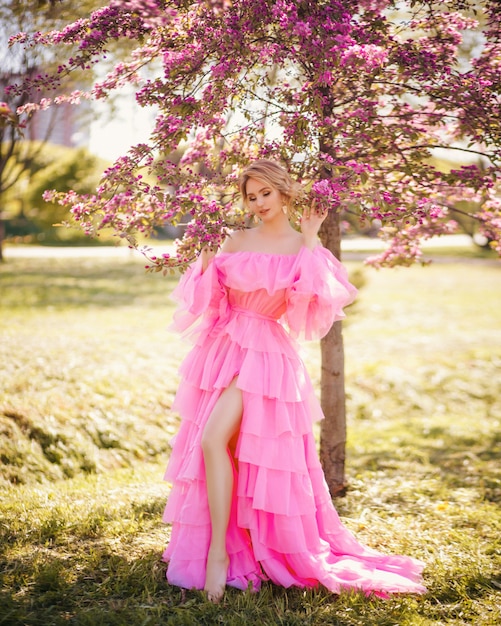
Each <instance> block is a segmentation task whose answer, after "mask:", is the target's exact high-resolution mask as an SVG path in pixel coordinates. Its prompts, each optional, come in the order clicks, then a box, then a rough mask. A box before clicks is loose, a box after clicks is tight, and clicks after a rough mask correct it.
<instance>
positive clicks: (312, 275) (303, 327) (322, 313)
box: [285, 245, 357, 340]
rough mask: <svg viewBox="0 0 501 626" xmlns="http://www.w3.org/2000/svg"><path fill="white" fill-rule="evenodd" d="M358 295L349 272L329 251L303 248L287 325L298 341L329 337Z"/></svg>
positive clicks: (289, 299) (289, 297)
mask: <svg viewBox="0 0 501 626" xmlns="http://www.w3.org/2000/svg"><path fill="white" fill-rule="evenodd" d="M356 295H357V290H356V288H355V287H354V286H353V285H352V284H351V283H350V282H349V280H348V272H347V271H346V268H345V267H344V266H343V265H342V264H341V262H340V261H339V260H338V259H336V257H335V256H334V255H333V254H332V253H331V252H330V251H329V250H327V249H326V248H324V247H323V246H321V245H318V246H317V247H316V248H314V249H313V250H310V249H309V248H306V247H304V248H302V249H301V251H300V252H299V254H298V263H297V270H296V274H295V276H294V281H293V283H292V285H291V286H290V287H289V289H288V292H287V310H286V313H285V321H286V323H287V326H288V327H289V329H290V332H291V335H292V336H293V337H295V338H304V339H307V340H311V339H317V338H319V337H323V336H324V335H326V334H327V333H328V331H329V329H330V327H331V326H332V324H333V323H334V322H335V321H337V320H340V319H342V318H343V317H345V314H344V312H343V307H345V306H347V305H348V304H351V303H352V302H353V300H354V299H355V297H356Z"/></svg>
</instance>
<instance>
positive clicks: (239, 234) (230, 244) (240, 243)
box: [221, 230, 248, 252]
mask: <svg viewBox="0 0 501 626" xmlns="http://www.w3.org/2000/svg"><path fill="white" fill-rule="evenodd" d="M247 239H248V232H247V230H233V231H231V232H230V233H228V236H227V237H226V239H225V240H224V243H223V245H222V246H221V250H222V252H240V250H242V249H244V246H245V243H246V241H247Z"/></svg>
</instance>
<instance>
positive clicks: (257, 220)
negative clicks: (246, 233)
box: [252, 213, 259, 224]
mask: <svg viewBox="0 0 501 626" xmlns="http://www.w3.org/2000/svg"><path fill="white" fill-rule="evenodd" d="M252 221H253V222H254V224H259V217H258V216H257V215H256V214H255V213H254V215H253V216H252Z"/></svg>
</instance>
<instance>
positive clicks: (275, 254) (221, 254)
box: [217, 246, 306, 259]
mask: <svg viewBox="0 0 501 626" xmlns="http://www.w3.org/2000/svg"><path fill="white" fill-rule="evenodd" d="M304 248H306V246H301V247H300V248H299V250H298V251H297V252H294V253H292V254H285V253H280V252H260V251H259V250H237V252H224V251H221V252H219V253H218V255H217V256H219V257H220V256H223V255H226V256H231V255H233V254H255V255H257V256H276V257H290V258H291V259H293V258H295V257H297V256H298V254H300V253H301V252H302V250H303V249H304Z"/></svg>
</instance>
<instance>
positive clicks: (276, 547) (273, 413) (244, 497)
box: [163, 245, 425, 596]
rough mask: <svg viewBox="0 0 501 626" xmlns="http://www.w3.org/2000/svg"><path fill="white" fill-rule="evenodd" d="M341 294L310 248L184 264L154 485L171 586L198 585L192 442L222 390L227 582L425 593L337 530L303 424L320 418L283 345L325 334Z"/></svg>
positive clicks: (337, 269)
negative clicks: (231, 395) (181, 344)
mask: <svg viewBox="0 0 501 626" xmlns="http://www.w3.org/2000/svg"><path fill="white" fill-rule="evenodd" d="M355 295H356V289H355V288H354V287H353V286H352V285H351V284H350V283H349V281H348V277H347V273H346V270H345V268H344V266H343V265H341V263H340V262H339V261H338V260H337V259H336V258H335V257H334V256H333V255H332V254H331V253H330V252H329V251H328V250H327V249H325V248H324V247H322V246H320V245H319V246H317V247H316V248H315V249H314V250H310V249H309V248H306V247H303V248H301V250H300V251H299V252H298V253H297V254H294V255H283V254H268V253H260V252H252V251H242V252H235V253H227V252H220V253H219V254H217V255H216V256H215V257H214V258H213V259H212V260H211V261H210V263H209V265H208V267H207V269H206V270H205V271H204V272H202V262H201V259H198V260H197V261H196V262H195V263H194V264H193V265H192V266H191V267H190V268H189V269H188V270H187V272H186V273H185V274H184V275H183V277H182V278H181V280H180V282H179V284H178V286H177V287H176V289H175V290H174V292H173V297H174V298H175V299H176V300H177V302H178V308H177V310H176V313H175V314H174V322H173V326H174V328H175V329H176V330H178V331H180V332H183V333H185V335H186V336H189V337H190V338H191V340H192V341H193V342H194V344H195V345H194V347H193V348H192V349H191V351H190V352H189V353H188V355H187V356H186V358H185V359H184V361H183V363H182V365H181V368H180V374H181V383H180V386H179V389H178V391H177V394H176V398H175V401H174V404H173V407H172V409H173V411H175V412H177V413H178V414H179V415H180V416H181V425H180V428H179V431H178V433H177V434H176V436H175V437H174V439H173V441H172V453H171V457H170V460H169V463H168V466H167V471H166V474H165V479H166V480H167V481H169V482H170V483H171V484H172V490H171V492H170V495H169V497H168V501H167V505H166V508H165V512H164V516H163V519H164V521H165V522H166V523H170V524H171V525H172V531H171V537H170V542H169V544H168V546H167V548H166V550H165V552H164V555H163V558H164V560H165V561H167V562H168V569H167V579H168V581H169V582H170V583H171V584H173V585H177V586H180V587H185V588H196V589H203V587H204V584H205V568H206V560H207V553H208V548H209V543H210V536H211V524H210V515H209V508H208V502H207V489H206V482H205V470H204V460H203V455H202V449H201V445H200V440H201V436H202V432H203V429H204V426H205V423H206V421H207V419H208V417H209V415H210V414H211V411H212V409H213V407H214V405H215V403H216V401H217V399H218V398H219V396H220V394H221V392H222V391H223V390H224V389H226V388H227V387H228V385H229V384H230V383H231V381H232V380H233V379H234V378H236V385H237V387H238V388H239V389H240V390H241V392H242V399H243V414H242V421H241V426H240V432H239V436H238V442H237V446H236V450H235V458H233V457H232V463H233V470H234V488H233V497H232V505H231V514H230V522H229V527H228V532H227V550H228V554H229V558H230V565H229V569H228V577H227V584H228V585H230V586H233V587H237V588H239V589H247V588H249V587H250V588H252V589H253V590H256V591H257V590H258V589H259V587H260V584H261V581H263V580H271V581H272V582H274V583H276V584H277V585H281V586H284V587H290V586H298V587H314V586H317V585H319V584H320V585H323V586H324V587H327V588H328V589H330V590H331V591H332V592H334V593H339V592H340V591H341V590H342V589H343V588H355V589H358V590H362V591H364V592H366V593H375V594H377V595H380V596H385V595H387V594H388V593H398V592H400V593H406V592H413V593H423V592H424V591H425V588H424V587H423V585H422V583H421V571H422V569H423V563H421V562H420V561H418V560H417V559H413V558H411V557H407V556H396V555H386V554H381V553H380V552H377V551H376V550H373V549H371V548H369V547H367V546H364V545H362V544H360V543H359V542H358V541H357V540H356V538H355V537H354V536H353V534H352V533H351V532H350V531H349V530H348V529H347V528H345V527H344V526H343V524H342V522H341V521H340V518H339V516H338V514H337V512H336V510H335V508H334V506H333V504H332V500H331V496H330V494H329V490H328V487H327V484H326V482H325V478H324V474H323V471H322V467H321V465H320V461H319V458H318V453H317V449H316V444H315V440H314V436H313V432H312V425H313V422H314V421H316V420H319V419H322V417H323V415H322V411H321V408H320V405H319V402H318V400H317V398H316V396H315V394H314V390H313V387H312V383H311V381H310V378H309V376H308V373H307V372H306V369H305V366H304V364H303V362H302V361H301V359H300V357H299V356H298V349H297V344H296V339H298V338H305V339H313V338H317V337H321V336H323V335H325V334H326V333H327V331H328V330H329V328H330V327H331V325H332V323H333V322H334V321H335V320H339V319H341V318H343V317H344V313H343V311H342V309H343V307H344V306H346V305H348V304H349V303H351V302H352V301H353V299H354V298H355ZM230 456H231V455H230Z"/></svg>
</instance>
